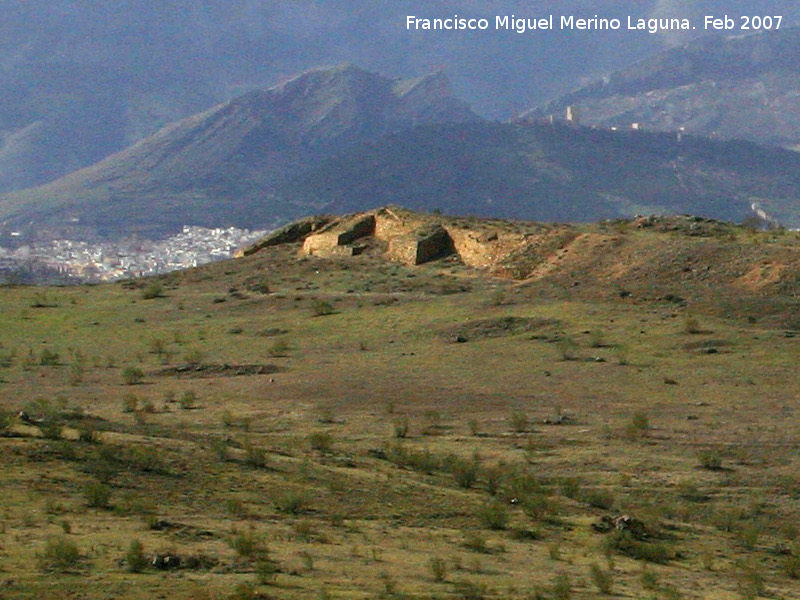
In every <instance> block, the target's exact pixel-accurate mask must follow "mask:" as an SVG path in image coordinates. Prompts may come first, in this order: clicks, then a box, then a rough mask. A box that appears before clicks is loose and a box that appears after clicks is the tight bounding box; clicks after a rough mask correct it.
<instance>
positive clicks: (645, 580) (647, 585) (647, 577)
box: [639, 567, 659, 590]
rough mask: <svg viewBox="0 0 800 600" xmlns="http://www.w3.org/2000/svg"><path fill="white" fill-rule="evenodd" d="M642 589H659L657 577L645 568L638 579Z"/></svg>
mask: <svg viewBox="0 0 800 600" xmlns="http://www.w3.org/2000/svg"><path fill="white" fill-rule="evenodd" d="M639 581H640V582H641V584H642V587H643V588H644V589H646V590H657V589H658V587H659V582H658V575H657V574H656V573H654V572H653V571H651V570H650V569H648V568H647V567H645V568H644V569H642V574H641V576H640V577H639Z"/></svg>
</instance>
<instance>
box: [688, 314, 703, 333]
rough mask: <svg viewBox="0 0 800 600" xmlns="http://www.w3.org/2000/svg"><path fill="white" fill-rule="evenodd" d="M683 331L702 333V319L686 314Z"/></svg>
mask: <svg viewBox="0 0 800 600" xmlns="http://www.w3.org/2000/svg"><path fill="white" fill-rule="evenodd" d="M683 332H684V333H691V334H694V333H701V332H702V330H701V329H700V321H698V320H697V317H695V316H694V315H686V316H684V317H683Z"/></svg>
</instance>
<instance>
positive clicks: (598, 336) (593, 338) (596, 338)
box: [589, 329, 605, 348]
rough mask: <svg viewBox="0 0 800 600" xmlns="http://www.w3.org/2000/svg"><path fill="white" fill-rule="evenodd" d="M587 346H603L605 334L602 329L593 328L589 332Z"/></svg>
mask: <svg viewBox="0 0 800 600" xmlns="http://www.w3.org/2000/svg"><path fill="white" fill-rule="evenodd" d="M589 346H591V347H592V348H603V347H605V334H604V333H603V330H602V329H593V330H592V331H590V332H589Z"/></svg>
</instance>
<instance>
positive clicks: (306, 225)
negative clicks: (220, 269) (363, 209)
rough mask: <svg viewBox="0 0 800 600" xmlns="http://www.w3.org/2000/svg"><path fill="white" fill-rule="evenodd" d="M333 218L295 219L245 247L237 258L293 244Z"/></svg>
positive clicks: (236, 255) (237, 253) (238, 253)
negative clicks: (269, 248) (281, 245)
mask: <svg viewBox="0 0 800 600" xmlns="http://www.w3.org/2000/svg"><path fill="white" fill-rule="evenodd" d="M332 220H333V217H327V216H322V217H307V218H305V219H300V220H299V221H294V222H293V223H289V224H288V225H286V226H285V227H281V228H280V229H276V230H275V231H273V232H272V233H271V234H269V235H268V236H267V237H265V238H264V239H262V240H259V241H258V242H256V243H255V244H253V245H252V246H248V247H247V248H243V249H241V250H239V251H238V252H236V254H235V257H236V258H242V257H244V256H250V255H251V254H255V253H256V252H258V251H259V250H262V249H263V248H267V247H269V246H278V245H279V244H291V243H294V242H299V241H300V240H302V239H304V238H305V237H306V236H307V235H308V234H310V233H312V232H314V231H317V230H318V229H320V228H321V227H324V226H325V225H327V224H328V223H330V222H331V221H332Z"/></svg>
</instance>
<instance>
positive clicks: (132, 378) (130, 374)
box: [122, 367, 144, 385]
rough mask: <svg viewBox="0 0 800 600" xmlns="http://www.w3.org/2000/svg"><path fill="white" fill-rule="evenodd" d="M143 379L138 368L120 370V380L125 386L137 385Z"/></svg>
mask: <svg viewBox="0 0 800 600" xmlns="http://www.w3.org/2000/svg"><path fill="white" fill-rule="evenodd" d="M143 379H144V372H143V371H142V370H141V369H140V368H139V367H125V368H124V369H123V370H122V380H123V381H124V382H125V385H138V384H140V383H142V380H143Z"/></svg>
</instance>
